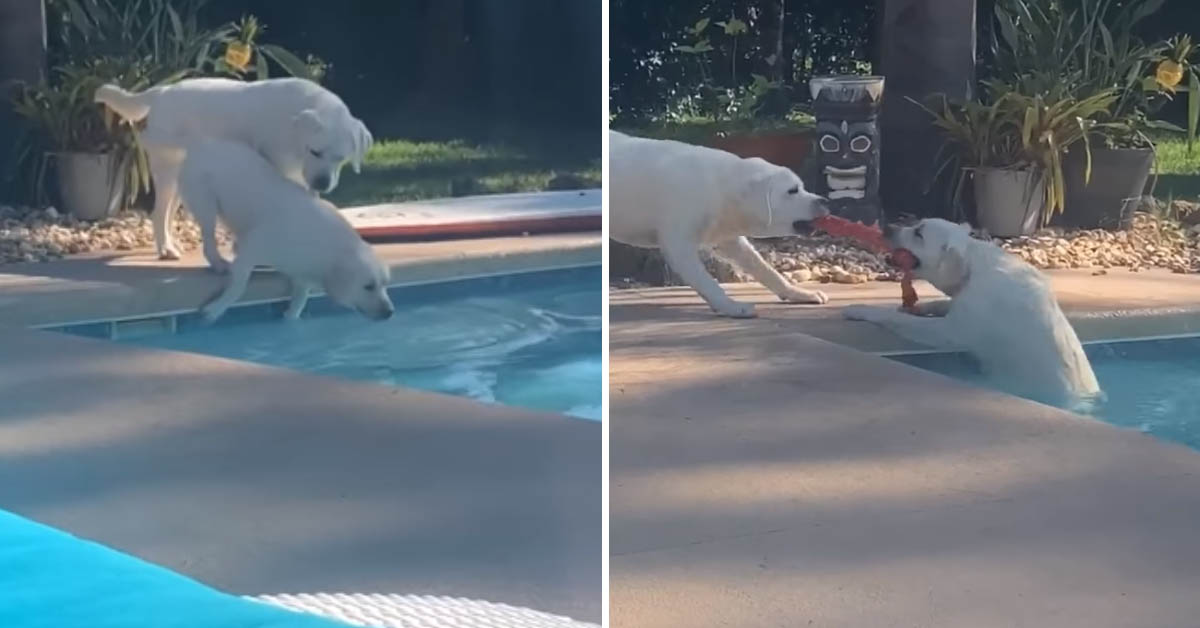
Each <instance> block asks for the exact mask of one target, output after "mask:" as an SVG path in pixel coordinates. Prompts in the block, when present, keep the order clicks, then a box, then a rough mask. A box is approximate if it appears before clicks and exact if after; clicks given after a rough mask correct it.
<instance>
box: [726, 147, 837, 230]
mask: <svg viewBox="0 0 1200 628" xmlns="http://www.w3.org/2000/svg"><path fill="white" fill-rule="evenodd" d="M744 161H745V163H746V165H747V166H748V167H749V168H748V169H749V172H750V174H749V177H748V179H747V180H746V181H745V182H744V184H743V185H742V187H741V189H739V190H738V193H737V198H736V201H737V205H738V208H739V209H740V210H741V213H742V215H743V217H744V218H745V219H746V221H747V222H748V223H749V229H750V233H749V234H748V235H752V236H756V237H760V238H778V237H783V236H790V235H796V234H798V233H807V232H808V223H809V221H811V220H814V219H817V218H822V217H824V216H828V215H829V201H827V200H826V199H824V198H823V197H820V196H817V195H816V194H812V193H810V192H807V191H805V189H804V183H803V182H802V181H800V177H798V176H796V173H794V172H792V171H791V170H789V169H787V168H784V167H783V166H777V165H775V164H773V163H770V162H768V161H765V160H763V159H759V158H757V157H755V158H752V159H746V160H744Z"/></svg>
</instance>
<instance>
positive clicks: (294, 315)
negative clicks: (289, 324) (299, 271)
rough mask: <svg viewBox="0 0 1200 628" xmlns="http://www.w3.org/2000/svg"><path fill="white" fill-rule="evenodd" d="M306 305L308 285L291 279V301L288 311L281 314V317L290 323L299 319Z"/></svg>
mask: <svg viewBox="0 0 1200 628" xmlns="http://www.w3.org/2000/svg"><path fill="white" fill-rule="evenodd" d="M307 304H308V284H307V283H305V282H303V281H299V280H297V279H292V301H291V303H289V304H288V309H287V310H286V311H285V312H284V313H283V317H284V318H286V319H287V320H290V321H294V320H296V319H298V318H300V314H301V313H302V312H304V306H305V305H307Z"/></svg>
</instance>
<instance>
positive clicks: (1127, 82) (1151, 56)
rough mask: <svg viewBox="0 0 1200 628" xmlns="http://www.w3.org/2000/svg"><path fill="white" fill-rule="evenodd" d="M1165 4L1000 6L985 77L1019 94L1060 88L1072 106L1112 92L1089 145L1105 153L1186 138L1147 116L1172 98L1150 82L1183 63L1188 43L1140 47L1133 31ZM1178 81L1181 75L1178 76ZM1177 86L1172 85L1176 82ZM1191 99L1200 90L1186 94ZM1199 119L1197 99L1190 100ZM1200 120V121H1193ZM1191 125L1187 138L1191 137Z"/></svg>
mask: <svg viewBox="0 0 1200 628" xmlns="http://www.w3.org/2000/svg"><path fill="white" fill-rule="evenodd" d="M1164 2H1165V0H1126V1H1118V0H1077V1H1075V2H1071V3H1068V2H1065V1H1064V0H998V1H997V2H996V6H995V22H994V25H995V28H994V29H993V30H992V38H991V41H990V50H989V52H990V53H991V55H990V56H991V63H992V67H991V73H992V75H993V76H994V77H996V78H997V79H998V80H1002V81H1006V82H1010V83H1012V84H1013V85H1014V86H1016V89H1017V90H1018V91H1020V92H1021V93H1024V94H1046V93H1049V92H1051V91H1053V90H1060V91H1062V90H1065V91H1066V92H1067V93H1070V94H1071V95H1073V97H1074V98H1075V99H1077V100H1084V99H1086V98H1088V97H1089V96H1091V95H1094V94H1097V93H1100V92H1102V91H1106V90H1111V91H1112V92H1113V94H1114V95H1115V99H1114V100H1113V102H1112V104H1111V105H1110V107H1109V108H1108V110H1106V111H1102V112H1098V113H1097V114H1096V116H1095V119H1096V121H1097V122H1098V123H1099V124H1097V125H1096V126H1095V127H1094V128H1093V132H1092V137H1091V139H1092V140H1093V141H1100V142H1102V143H1103V145H1104V146H1107V147H1110V148H1126V147H1129V148H1132V147H1151V146H1152V142H1151V141H1150V139H1149V136H1148V131H1151V130H1170V131H1177V132H1185V131H1184V129H1180V128H1178V127H1176V126H1175V125H1171V124H1169V123H1166V122H1164V121H1160V120H1155V119H1154V118H1153V114H1154V113H1155V112H1157V111H1158V109H1159V108H1160V107H1161V106H1162V105H1163V104H1164V103H1165V102H1167V101H1168V100H1169V99H1170V98H1171V97H1173V96H1174V94H1175V91H1176V90H1175V88H1174V85H1172V84H1170V83H1169V82H1163V81H1157V80H1155V78H1156V75H1157V74H1162V71H1161V70H1162V69H1163V68H1164V63H1165V64H1167V65H1168V66H1170V65H1175V64H1178V66H1179V67H1180V68H1182V69H1184V72H1185V73H1186V74H1188V75H1189V77H1191V76H1194V74H1195V73H1194V72H1191V71H1189V70H1190V64H1188V62H1187V61H1186V59H1187V58H1188V57H1190V55H1191V47H1190V40H1183V39H1179V38H1177V39H1176V40H1171V41H1159V42H1152V43H1146V42H1143V41H1142V40H1141V39H1139V38H1138V37H1137V35H1136V34H1135V32H1134V29H1135V27H1136V26H1137V25H1138V24H1139V23H1140V22H1141V21H1142V20H1144V19H1145V18H1147V17H1149V16H1151V15H1153V14H1154V13H1155V12H1157V11H1158V10H1159V9H1160V8H1161V7H1162V5H1163V4H1164ZM1180 76H1182V75H1180ZM1176 82H1178V81H1176ZM1191 93H1192V94H1193V95H1195V94H1198V93H1200V90H1197V91H1192V92H1191ZM1193 100H1195V102H1194V103H1189V104H1190V105H1194V106H1195V107H1196V108H1197V113H1198V114H1200V100H1196V98H1195V96H1193ZM1197 117H1198V118H1200V115H1197ZM1195 128H1196V125H1195V123H1192V122H1189V129H1190V130H1188V131H1187V132H1188V134H1189V137H1194V136H1195V132H1196V131H1195Z"/></svg>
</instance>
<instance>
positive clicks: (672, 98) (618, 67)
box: [609, 0, 877, 121]
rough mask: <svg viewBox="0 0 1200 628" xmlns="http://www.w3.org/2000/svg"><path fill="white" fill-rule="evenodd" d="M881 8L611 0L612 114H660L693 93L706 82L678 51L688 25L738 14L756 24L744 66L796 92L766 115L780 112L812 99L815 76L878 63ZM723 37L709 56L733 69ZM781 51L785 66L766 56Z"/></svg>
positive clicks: (821, 2) (853, 1) (795, 1)
mask: <svg viewBox="0 0 1200 628" xmlns="http://www.w3.org/2000/svg"><path fill="white" fill-rule="evenodd" d="M876 4H877V2H876V0H669V1H662V2H654V1H647V0H610V2H609V49H610V55H611V61H610V64H611V65H610V69H609V73H610V78H609V80H610V85H609V95H610V98H611V105H610V109H611V112H612V113H613V114H614V115H615V116H616V117H617V118H618V119H619V120H622V121H629V120H633V119H638V118H644V117H649V116H656V115H661V114H663V113H665V112H666V111H667V110H668V109H669V108H670V106H671V104H673V103H674V102H677V101H678V100H679V99H680V98H681V97H682V96H684V95H687V94H689V93H694V92H695V88H696V86H697V85H698V84H699V83H700V73H699V70H698V68H697V66H696V61H695V60H694V59H692V58H691V57H689V56H688V55H684V54H682V53H679V52H676V51H675V46H676V45H678V44H684V43H688V40H687V38H686V37H685V34H684V28H685V27H688V26H691V25H693V24H695V23H696V22H697V21H698V20H699V19H701V18H705V17H707V18H711V19H712V20H713V21H714V22H716V21H720V20H727V19H729V17H730V16H733V17H736V18H738V19H740V20H743V21H745V22H747V24H748V26H749V32H748V33H747V34H746V35H745V36H743V37H742V44H741V46H740V49H739V50H738V63H739V65H740V66H742V67H744V68H746V69H747V70H750V71H753V72H757V73H760V74H763V75H764V76H767V77H768V78H770V79H773V80H782V81H783V82H784V83H785V85H788V86H789V87H790V89H788V90H786V92H785V95H784V97H783V98H784V99H785V100H784V102H776V103H773V104H772V106H771V110H770V111H767V112H766V113H781V112H782V111H781V110H783V111H785V110H786V109H787V108H788V106H789V105H793V104H796V103H803V102H806V101H807V100H808V99H809V97H808V90H807V87H806V85H807V81H808V78H809V77H811V76H813V75H814V74H830V73H837V72H847V71H851V70H853V69H854V68H855V67H856V65H857V64H861V63H864V62H869V61H870V60H872V59H873V58H874V56H875V41H876V37H875V9H876ZM781 7H782V8H783V9H784V11H783V15H784V19H783V24H782V26H783V32H782V37H780V32H779V30H780V21H779V17H778V16H779V14H780V8H781ZM713 32H714V35H715V34H716V31H715V29H714V30H713ZM717 39H719V37H714V45H715V46H716V48H717V49H716V50H714V51H713V52H712V53H710V54H712V55H713V57H712V58H713V66H714V67H715V68H719V69H724V68H728V67H729V65H730V64H729V61H730V59H729V55H728V50H726V49H724V48H722V46H720V45H719V43H718V42H717V41H715V40H717ZM777 51H778V52H780V53H781V54H780V55H779V58H780V59H781V60H782V62H781V63H777V64H776V65H774V66H770V65H767V62H766V59H767V58H769V57H770V56H771V55H772V54H775V53H776V52H777ZM721 78H722V77H720V76H718V79H719V80H721ZM750 80H751V77H750V75H749V72H739V83H742V84H747V83H749V82H750Z"/></svg>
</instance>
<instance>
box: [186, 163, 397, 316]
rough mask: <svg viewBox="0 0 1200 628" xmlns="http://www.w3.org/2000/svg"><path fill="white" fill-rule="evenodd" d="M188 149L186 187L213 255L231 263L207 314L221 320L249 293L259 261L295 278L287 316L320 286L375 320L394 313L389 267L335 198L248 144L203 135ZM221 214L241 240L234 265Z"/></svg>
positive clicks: (214, 260) (221, 264) (217, 262)
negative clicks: (221, 238) (221, 239)
mask: <svg viewBox="0 0 1200 628" xmlns="http://www.w3.org/2000/svg"><path fill="white" fill-rule="evenodd" d="M187 152H188V155H187V158H186V159H185V160H184V162H183V165H182V168H181V169H180V172H179V192H180V194H181V195H182V197H183V202H184V203H185V204H186V205H187V207H188V208H189V209H190V210H191V212H192V214H193V215H194V216H195V217H196V221H197V222H198V223H200V228H201V229H202V230H203V232H204V254H205V257H207V258H208V261H209V263H210V264H211V265H212V266H213V268H215V269H216V270H219V271H223V270H225V269H226V268H227V267H228V268H229V279H228V282H227V283H226V285H225V289H224V291H223V292H221V294H220V295H219V296H217V297H216V298H215V299H213V300H212V301H211V302H209V303H208V304H207V305H205V306H204V307H203V309H202V310H201V311H202V313H203V314H204V317H205V319H206V320H208V321H210V322H211V321H215V320H216V319H217V318H220V316H221V315H222V314H224V313H225V310H226V309H228V308H229V306H231V305H233V303H234V302H235V301H237V300H238V299H239V298H240V297H241V296H242V294H243V293H244V292H245V290H246V284H247V282H248V281H249V280H250V273H251V271H252V270H253V269H254V267H255V266H272V267H274V268H275V270H277V271H278V272H280V273H281V274H283V275H285V276H287V277H288V279H290V280H291V282H292V300H291V303H290V305H289V306H288V309H287V312H286V313H285V314H284V316H285V317H286V318H289V319H295V318H297V317H299V316H300V313H301V311H303V310H304V305H305V303H306V302H307V300H308V293H309V289H310V288H311V287H312V286H316V285H320V286H323V287H324V289H325V293H326V294H327V295H328V296H329V298H331V299H333V300H334V301H335V302H337V303H339V304H341V305H344V306H346V307H350V308H353V309H355V310H357V311H358V312H359V313H361V314H362V315H363V316H366V317H367V318H370V319H374V320H382V319H385V318H388V317H389V316H391V315H392V311H393V308H392V302H391V300H390V299H389V298H388V293H387V284H388V278H389V277H388V267H387V266H385V265H384V264H382V263H381V262H380V261H379V259H378V258H377V257H376V256H375V253H374V252H373V251H372V250H371V247H370V245H368V244H367V243H366V242H364V241H363V240H362V238H360V237H359V235H358V233H357V232H356V231H355V230H354V228H353V227H352V226H350V223H349V222H348V221H347V220H346V219H345V218H344V217H343V216H342V215H341V213H340V212H338V211H337V209H336V208H335V207H334V206H333V204H331V203H329V202H328V201H325V200H323V199H321V198H319V197H317V196H316V195H314V194H313V193H312V192H310V191H309V190H307V189H305V188H304V187H302V186H300V185H299V184H297V183H295V182H294V181H290V180H288V179H286V178H284V177H283V176H282V175H281V174H279V173H278V172H277V171H276V170H275V169H274V168H273V167H272V166H271V164H269V163H268V162H267V161H266V160H265V159H263V157H262V155H260V154H258V153H257V152H256V151H254V150H253V149H251V148H250V147H248V146H246V145H245V144H242V143H240V142H231V141H227V140H201V141H199V142H195V143H193V144H189V145H188V147H187ZM218 218H220V219H221V221H223V222H224V223H225V225H226V226H228V227H229V229H230V230H231V231H233V233H234V235H235V237H236V238H237V244H236V251H237V254H236V257H235V258H234V261H233V264H232V265H231V266H230V265H229V263H228V262H227V261H226V260H225V259H224V258H223V257H221V254H220V253H219V252H218V251H217V245H216V238H215V230H216V224H217V220H218Z"/></svg>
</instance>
